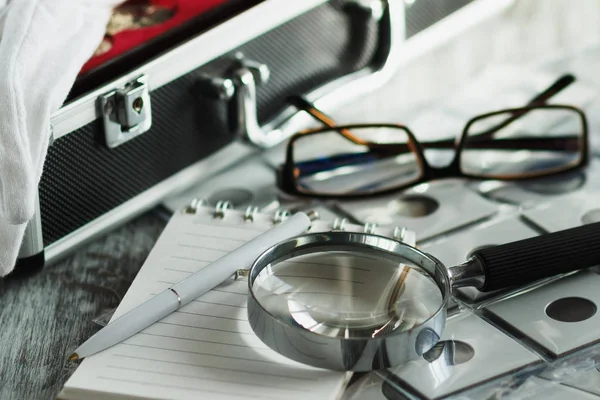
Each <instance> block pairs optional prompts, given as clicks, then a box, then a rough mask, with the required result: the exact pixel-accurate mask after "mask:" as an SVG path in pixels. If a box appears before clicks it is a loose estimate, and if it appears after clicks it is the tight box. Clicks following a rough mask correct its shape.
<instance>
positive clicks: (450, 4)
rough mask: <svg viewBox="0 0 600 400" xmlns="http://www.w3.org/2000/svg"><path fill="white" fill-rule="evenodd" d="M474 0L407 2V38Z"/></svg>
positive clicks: (416, 0) (421, 0) (422, 0)
mask: <svg viewBox="0 0 600 400" xmlns="http://www.w3.org/2000/svg"><path fill="white" fill-rule="evenodd" d="M472 2H473V0H444V1H440V0H412V1H405V4H406V11H405V15H406V17H405V18H406V38H409V37H411V36H414V35H416V34H417V33H419V32H421V31H422V30H424V29H426V28H428V27H430V26H431V25H433V24H434V23H436V22H438V21H440V20H441V19H443V18H444V17H447V16H448V15H450V14H452V13H453V12H455V11H456V10H458V9H460V8H462V7H464V6H465V5H467V4H469V3H472Z"/></svg>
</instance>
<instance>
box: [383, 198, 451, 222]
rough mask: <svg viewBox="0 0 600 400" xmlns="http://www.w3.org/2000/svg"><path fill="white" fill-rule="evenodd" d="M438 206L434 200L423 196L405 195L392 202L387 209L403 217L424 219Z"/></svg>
mask: <svg viewBox="0 0 600 400" xmlns="http://www.w3.org/2000/svg"><path fill="white" fill-rule="evenodd" d="M439 207H440V204H439V203H438V202H437V200H435V199H434V198H431V197H429V196H423V195H407V196H402V197H400V198H398V199H396V200H393V201H392V202H390V204H389V208H390V210H391V211H393V212H394V214H396V215H401V216H403V217H413V218H415V217H426V216H427V215H430V214H433V213H434V212H435V211H436V210H437V209H438V208H439Z"/></svg>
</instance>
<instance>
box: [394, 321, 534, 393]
mask: <svg viewBox="0 0 600 400" xmlns="http://www.w3.org/2000/svg"><path fill="white" fill-rule="evenodd" d="M541 362H542V360H541V359H540V358H539V357H538V356H536V355H535V354H533V353H532V352H530V351H529V350H527V349H526V348H525V347H523V346H522V345H521V344H520V343H518V342H517V341H515V340H513V339H512V338H510V337H509V336H507V335H506V334H504V333H503V332H501V331H500V330H498V329H496V328H494V327H493V326H492V325H490V324H488V323H487V322H485V321H483V320H482V319H481V318H479V317H477V316H476V315H474V314H472V313H471V312H468V311H465V312H463V313H461V314H457V315H455V316H454V317H451V318H449V319H448V320H447V325H446V328H445V330H444V333H443V334H442V338H441V341H440V342H439V343H438V344H437V345H436V346H435V347H434V348H433V349H432V350H430V351H428V352H427V353H425V355H424V356H423V358H421V359H418V360H415V361H411V362H408V363H406V364H404V365H402V366H400V367H397V368H394V369H392V370H390V372H392V373H393V374H394V375H395V376H396V377H397V378H398V382H399V384H401V385H402V386H404V385H406V386H407V387H408V388H409V391H410V392H417V393H420V394H421V395H422V396H423V397H424V398H427V399H440V398H445V397H448V396H450V395H452V394H456V393H459V392H463V391H465V390H467V389H470V388H473V387H475V386H478V385H480V384H483V383H486V382H490V381H492V380H496V379H498V378H500V377H510V376H512V375H513V374H515V373H517V371H519V370H522V369H524V368H526V367H533V366H535V365H537V364H539V363H541Z"/></svg>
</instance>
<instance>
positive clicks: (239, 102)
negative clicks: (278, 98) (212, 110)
mask: <svg viewBox="0 0 600 400" xmlns="http://www.w3.org/2000/svg"><path fill="white" fill-rule="evenodd" d="M227 75H228V77H229V78H230V79H232V81H233V83H234V85H235V94H234V96H233V97H234V100H233V104H231V105H232V109H231V112H230V124H231V125H232V128H233V131H234V132H236V134H237V135H238V136H239V137H241V138H242V139H243V140H246V141H249V142H250V143H252V144H254V145H257V146H259V147H269V145H268V140H267V138H268V134H267V133H265V132H264V131H263V129H262V127H261V126H260V124H259V122H258V114H257V98H256V89H257V87H258V86H260V85H263V84H265V83H267V82H268V80H269V77H270V75H271V71H270V70H269V67H268V66H267V65H266V64H262V63H260V62H257V61H254V60H250V59H248V58H245V57H244V55H243V54H242V53H237V54H236V55H235V59H234V62H233V65H232V66H231V67H230V69H229V71H228V73H227Z"/></svg>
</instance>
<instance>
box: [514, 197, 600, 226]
mask: <svg viewBox="0 0 600 400" xmlns="http://www.w3.org/2000/svg"><path fill="white" fill-rule="evenodd" d="M523 216H525V218H527V219H529V220H530V221H532V222H533V223H534V224H536V225H538V226H540V227H541V228H543V229H544V230H546V231H548V232H556V231H560V230H563V229H569V228H575V227H577V226H581V225H583V224H590V223H594V222H600V190H589V191H587V190H586V191H578V192H576V193H573V194H569V195H564V196H561V197H560V198H556V199H554V200H553V201H551V202H548V203H544V204H542V205H539V206H538V207H535V208H531V209H528V210H524V211H523Z"/></svg>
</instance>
